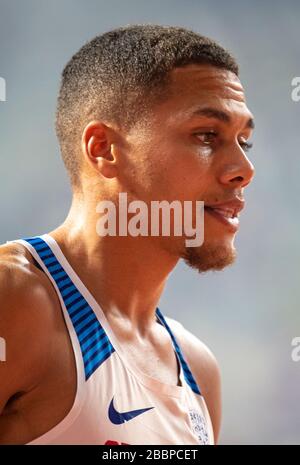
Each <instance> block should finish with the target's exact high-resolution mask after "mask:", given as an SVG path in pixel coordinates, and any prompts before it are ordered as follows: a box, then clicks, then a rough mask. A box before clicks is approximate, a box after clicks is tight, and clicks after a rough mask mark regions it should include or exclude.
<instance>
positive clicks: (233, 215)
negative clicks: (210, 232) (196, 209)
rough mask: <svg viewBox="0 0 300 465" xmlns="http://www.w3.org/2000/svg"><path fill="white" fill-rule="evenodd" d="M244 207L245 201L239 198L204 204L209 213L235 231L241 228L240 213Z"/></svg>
mask: <svg viewBox="0 0 300 465" xmlns="http://www.w3.org/2000/svg"><path fill="white" fill-rule="evenodd" d="M243 208H244V202H242V201H241V200H238V199H234V200H232V201H229V202H224V203H222V204H221V203H220V204H216V205H205V206H204V210H205V211H206V213H207V214H209V215H210V216H211V217H213V218H215V219H216V220H218V221H219V222H220V223H221V224H223V225H225V226H226V227H227V228H228V230H230V231H231V232H233V233H235V232H237V231H238V229H239V223H240V222H239V213H240V211H241V210H242V209H243Z"/></svg>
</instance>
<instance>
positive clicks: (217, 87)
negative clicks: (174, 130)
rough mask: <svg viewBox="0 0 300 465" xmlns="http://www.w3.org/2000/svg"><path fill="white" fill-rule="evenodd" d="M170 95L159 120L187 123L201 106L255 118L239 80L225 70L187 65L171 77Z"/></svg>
mask: <svg viewBox="0 0 300 465" xmlns="http://www.w3.org/2000/svg"><path fill="white" fill-rule="evenodd" d="M169 90H170V94H169V97H168V99H167V100H166V101H165V102H163V103H161V104H160V106H159V113H160V116H162V114H163V113H164V117H165V118H167V119H169V118H170V119H171V120H172V119H174V118H176V119H178V118H180V119H188V118H189V117H191V116H192V115H193V113H194V112H195V111H196V110H197V109H198V108H199V107H201V106H203V107H208V106H209V107H214V108H216V109H219V110H223V111H226V112H228V113H236V114H241V115H242V116H243V117H247V118H252V114H251V113H250V111H249V109H248V108H247V105H246V98H245V93H244V89H243V86H242V84H241V82H240V80H239V78H238V77H237V76H236V75H235V74H234V73H232V72H231V71H227V70H224V69H219V68H216V67H214V66H210V65H188V66H184V67H181V68H175V69H173V70H172V72H171V74H170V84H169Z"/></svg>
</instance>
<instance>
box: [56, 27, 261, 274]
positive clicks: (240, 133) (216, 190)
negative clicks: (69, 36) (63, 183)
mask: <svg viewBox="0 0 300 465" xmlns="http://www.w3.org/2000/svg"><path fill="white" fill-rule="evenodd" d="M252 129H253V121H252V115H251V113H250V111H249V110H248V108H247V106H246V103H245V96H244V92H243V88H242V85H241V83H240V80H239V78H238V66H237V64H236V61H235V60H234V58H233V57H232V56H231V55H230V53H229V52H227V51H226V50H225V49H223V48H222V47H221V46H219V45H218V44H217V43H216V42H214V41H212V40H211V39H208V38H206V37H203V36H201V35H199V34H197V33H195V32H193V31H190V30H186V29H184V28H181V27H169V26H159V25H132V26H125V27H121V28H118V29H115V30H112V31H109V32H107V33H105V34H103V35H100V36H98V37H96V38H94V39H93V40H92V41H90V42H88V43H87V44H86V45H84V46H83V47H82V48H81V49H80V50H79V51H78V52H77V53H76V54H75V55H74V56H73V57H72V58H71V60H70V61H69V62H68V63H67V65H66V67H65V69H64V71H63V74H62V81H61V87H60V92H59V98H58V106H57V115H56V130H57V135H58V139H59V142H60V146H61V152H62V156H63V159H64V162H65V165H66V167H67V170H68V172H69V175H70V179H71V184H72V188H73V192H74V196H75V197H78V198H82V199H84V198H85V199H94V200H97V199H98V200H102V199H113V200H116V197H117V194H118V193H119V192H126V193H127V194H128V200H129V201H130V200H133V199H138V200H144V201H145V202H147V203H148V204H149V202H150V201H151V200H167V201H169V202H171V201H173V200H179V201H183V200H192V201H196V200H203V201H204V202H205V205H208V206H211V207H212V206H215V207H216V205H217V204H222V203H225V202H228V201H231V200H233V199H236V198H239V199H242V198H243V190H244V187H245V186H246V185H247V184H249V182H250V181H251V179H252V177H253V173H254V169H253V166H252V164H251V163H250V161H249V160H248V158H247V157H246V154H245V151H246V150H247V148H248V145H247V142H246V141H247V139H248V138H249V137H250V135H251V131H252ZM233 207H236V205H235V204H231V205H229V204H227V206H226V205H225V206H223V207H221V205H219V209H218V210H216V209H215V210H214V209H206V210H205V219H204V221H205V235H204V243H203V245H202V246H200V247H186V246H185V240H186V237H184V236H183V237H174V236H173V237H171V238H170V237H169V238H165V237H162V238H160V245H161V247H163V248H164V250H168V251H169V252H170V253H171V254H174V255H175V256H178V257H181V258H183V259H184V260H185V261H186V262H187V263H188V264H189V265H191V266H193V267H195V268H196V269H198V270H199V271H206V270H209V269H216V270H217V269H222V268H224V267H225V266H226V265H228V264H230V263H232V262H233V261H234V258H235V248H234V244H233V242H234V237H235V229H234V223H235V221H234V220H233V221H230V220H226V219H225V216H226V215H227V216H232V215H234V214H235V213H236V212H233V211H232V208H233ZM225 209H226V210H227V211H226V212H225ZM149 240H150V239H149ZM153 240H157V238H153Z"/></svg>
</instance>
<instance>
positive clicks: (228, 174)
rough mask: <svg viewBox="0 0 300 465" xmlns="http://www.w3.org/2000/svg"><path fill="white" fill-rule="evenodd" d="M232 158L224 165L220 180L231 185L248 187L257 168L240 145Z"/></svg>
mask: <svg viewBox="0 0 300 465" xmlns="http://www.w3.org/2000/svg"><path fill="white" fill-rule="evenodd" d="M234 152H235V153H234V154H233V152H231V153H232V155H234V156H232V158H231V159H230V161H227V163H226V164H225V165H223V168H222V171H221V174H220V177H219V179H220V182H221V183H222V184H226V185H227V186H231V187H246V186H248V184H250V182H251V181H252V179H253V177H254V174H255V168H254V166H253V164H252V163H251V161H250V160H249V158H247V156H246V154H245V152H244V151H243V150H242V148H241V147H240V146H239V147H238V148H237V149H235V150H234Z"/></svg>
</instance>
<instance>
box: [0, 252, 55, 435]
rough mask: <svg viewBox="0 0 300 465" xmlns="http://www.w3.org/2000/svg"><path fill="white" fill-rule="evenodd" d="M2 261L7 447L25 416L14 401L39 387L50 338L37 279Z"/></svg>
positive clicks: (2, 404)
mask: <svg viewBox="0 0 300 465" xmlns="http://www.w3.org/2000/svg"><path fill="white" fill-rule="evenodd" d="M0 259H1V261H0V337H2V338H3V339H4V340H5V345H6V361H1V362H0V444H5V443H6V441H7V439H8V438H10V437H18V434H19V433H18V431H15V430H14V428H15V425H16V424H18V425H20V424H22V421H18V422H16V421H14V420H15V418H16V416H18V415H19V416H20V417H21V415H22V412H18V411H15V410H14V409H11V408H10V405H11V403H10V400H11V399H12V398H14V397H16V396H22V395H24V394H26V393H28V392H29V391H31V390H33V389H34V388H35V387H36V386H37V385H38V384H39V382H40V380H41V379H42V376H43V373H44V371H45V369H46V367H47V352H48V346H49V343H48V340H49V338H48V337H47V334H48V328H47V313H48V310H47V305H46V306H44V305H43V299H45V295H44V294H45V292H44V290H43V288H42V286H41V285H40V284H39V283H38V280H37V278H36V276H34V273H32V271H30V269H28V268H26V267H24V266H20V264H16V263H15V262H14V261H10V260H6V259H3V256H2V257H1V256H0ZM41 309H42V310H43V311H41ZM18 420H19V418H18ZM25 422H26V420H24V427H27V426H26V425H25Z"/></svg>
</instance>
